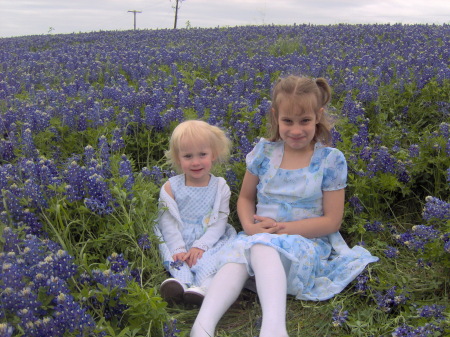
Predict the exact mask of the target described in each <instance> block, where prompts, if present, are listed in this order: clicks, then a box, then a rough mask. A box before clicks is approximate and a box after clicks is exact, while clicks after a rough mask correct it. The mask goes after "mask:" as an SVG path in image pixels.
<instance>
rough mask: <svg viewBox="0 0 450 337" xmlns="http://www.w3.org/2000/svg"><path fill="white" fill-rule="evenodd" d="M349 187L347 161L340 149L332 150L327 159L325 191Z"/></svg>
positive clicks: (323, 185) (324, 180) (324, 177)
mask: <svg viewBox="0 0 450 337" xmlns="http://www.w3.org/2000/svg"><path fill="white" fill-rule="evenodd" d="M346 186H347V161H346V160H345V157H344V154H343V153H342V152H341V151H339V150H338V149H332V150H331V151H330V152H329V154H328V156H327V157H326V158H325V162H324V170H323V181H322V190H323V191H336V190H340V189H342V188H345V187H346Z"/></svg>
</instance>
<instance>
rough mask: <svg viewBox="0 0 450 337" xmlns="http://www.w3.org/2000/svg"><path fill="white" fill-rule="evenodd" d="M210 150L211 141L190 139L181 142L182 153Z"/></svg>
mask: <svg viewBox="0 0 450 337" xmlns="http://www.w3.org/2000/svg"><path fill="white" fill-rule="evenodd" d="M210 148H211V145H210V144H209V139H200V138H193V137H189V138H183V139H181V140H180V151H182V152H189V151H201V150H207V149H210Z"/></svg>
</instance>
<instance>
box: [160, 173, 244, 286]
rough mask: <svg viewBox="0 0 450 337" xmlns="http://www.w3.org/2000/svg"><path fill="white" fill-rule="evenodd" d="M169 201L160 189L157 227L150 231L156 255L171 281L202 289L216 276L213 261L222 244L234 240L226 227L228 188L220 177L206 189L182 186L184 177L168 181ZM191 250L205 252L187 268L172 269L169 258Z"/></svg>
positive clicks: (175, 266)
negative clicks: (154, 237) (156, 246)
mask: <svg viewBox="0 0 450 337" xmlns="http://www.w3.org/2000/svg"><path fill="white" fill-rule="evenodd" d="M169 182H170V187H171V189H172V194H173V196H174V198H175V199H173V198H172V197H171V196H170V195H169V194H168V193H167V192H166V190H165V189H164V186H163V187H162V188H161V191H160V196H159V217H158V224H157V225H156V226H155V227H154V230H155V233H156V235H157V236H158V237H159V238H160V239H161V243H160V245H159V250H160V255H161V258H162V261H163V265H164V267H165V268H166V269H167V270H168V271H169V272H170V274H171V275H172V277H174V278H176V279H177V280H179V281H180V282H182V283H184V284H186V285H187V286H188V287H193V286H205V285H204V284H203V282H204V281H205V280H207V279H208V278H209V279H210V278H211V277H212V276H213V275H214V274H215V273H216V272H217V257H218V256H219V255H220V251H221V249H222V248H223V247H224V246H225V244H226V243H227V242H229V241H231V239H233V238H234V237H235V236H236V230H235V229H234V228H233V227H232V226H231V225H230V224H228V215H229V213H230V207H229V202H230V194H231V193H230V188H229V186H228V185H227V183H226V182H225V179H223V178H222V177H215V176H214V175H211V179H210V181H209V183H208V186H205V187H193V186H186V184H185V175H184V174H180V175H177V176H174V177H171V178H169ZM192 247H197V248H200V249H203V250H204V251H205V252H204V253H203V256H202V258H201V259H199V260H198V261H197V263H196V264H195V265H194V266H192V268H189V266H188V265H187V264H186V263H183V264H181V265H177V264H175V265H174V263H173V262H174V261H173V258H172V256H173V255H175V254H177V253H183V252H187V251H189V249H191V248H192Z"/></svg>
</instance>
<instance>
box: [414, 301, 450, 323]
mask: <svg viewBox="0 0 450 337" xmlns="http://www.w3.org/2000/svg"><path fill="white" fill-rule="evenodd" d="M444 311H445V305H437V304H432V305H424V306H422V307H420V308H417V314H418V315H419V316H420V317H427V318H430V317H433V318H435V319H438V320H441V319H444V318H445V315H444Z"/></svg>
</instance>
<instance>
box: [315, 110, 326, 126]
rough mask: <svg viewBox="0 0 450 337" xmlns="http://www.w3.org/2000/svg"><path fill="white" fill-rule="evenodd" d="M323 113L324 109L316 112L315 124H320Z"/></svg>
mask: <svg viewBox="0 0 450 337" xmlns="http://www.w3.org/2000/svg"><path fill="white" fill-rule="evenodd" d="M324 111H325V109H324V108H320V110H319V111H318V112H317V114H316V124H319V123H320V120H321V119H322V115H323V112H324Z"/></svg>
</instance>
